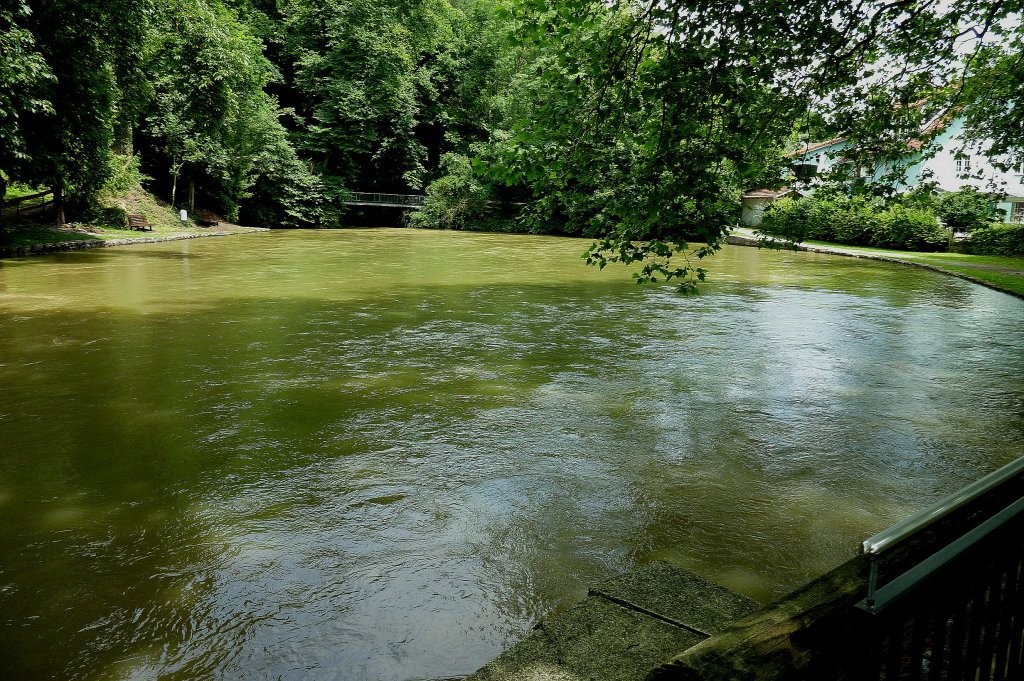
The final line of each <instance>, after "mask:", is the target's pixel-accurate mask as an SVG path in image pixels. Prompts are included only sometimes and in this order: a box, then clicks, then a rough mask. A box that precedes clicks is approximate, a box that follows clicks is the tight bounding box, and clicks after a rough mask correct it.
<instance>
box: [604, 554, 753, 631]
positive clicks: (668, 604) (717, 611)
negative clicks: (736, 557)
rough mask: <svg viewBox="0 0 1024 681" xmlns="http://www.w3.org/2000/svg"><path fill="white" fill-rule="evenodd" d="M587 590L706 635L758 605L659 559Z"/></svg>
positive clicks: (722, 627) (747, 613)
mask: <svg viewBox="0 0 1024 681" xmlns="http://www.w3.org/2000/svg"><path fill="white" fill-rule="evenodd" d="M590 593H591V595H599V596H603V597H605V598H608V599H609V600H612V601H615V602H617V603H620V604H623V605H626V606H627V607H631V608H634V609H636V610H640V611H646V612H649V613H651V614H653V615H655V616H656V617H662V618H664V619H666V620H668V621H670V622H672V623H674V624H676V625H678V626H681V627H685V628H689V629H693V630H695V631H697V632H700V633H702V634H704V635H705V636H710V635H712V634H717V633H718V632H720V631H722V630H723V629H724V628H725V627H726V626H728V625H729V624H731V623H732V622H733V621H735V620H737V619H739V618H741V617H746V616H747V615H749V614H751V613H753V612H754V611H756V610H758V609H760V608H761V605H760V604H759V603H758V602H757V601H755V600H753V599H750V598H747V597H746V596H741V595H740V594H738V593H736V592H735V591H730V590H729V589H726V588H725V587H724V586H720V585H718V584H715V583H714V582H712V581H710V580H707V579H704V578H703V577H701V576H699V575H696V574H694V573H692V572H690V571H689V570H684V569H683V568H678V567H675V566H673V565H670V564H668V563H666V562H664V561H660V560H659V561H654V562H653V563H649V564H648V565H645V566H644V567H642V568H640V569H639V570H634V571H633V572H627V573H626V574H624V575H620V576H619V577H616V578H614V579H611V580H609V581H607V582H605V583H604V584H601V585H600V586H598V587H597V588H595V589H591V590H590Z"/></svg>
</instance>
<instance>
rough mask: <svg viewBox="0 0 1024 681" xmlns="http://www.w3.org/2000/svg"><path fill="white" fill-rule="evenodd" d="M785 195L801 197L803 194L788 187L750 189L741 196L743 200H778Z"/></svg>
mask: <svg viewBox="0 0 1024 681" xmlns="http://www.w3.org/2000/svg"><path fill="white" fill-rule="evenodd" d="M787 194H797V195H799V196H803V194H802V193H801V192H800V191H799V190H797V189H791V188H790V187H783V188H782V189H752V190H750V191H749V192H747V193H746V194H744V195H743V198H745V199H779V198H782V197H783V196H786V195H787Z"/></svg>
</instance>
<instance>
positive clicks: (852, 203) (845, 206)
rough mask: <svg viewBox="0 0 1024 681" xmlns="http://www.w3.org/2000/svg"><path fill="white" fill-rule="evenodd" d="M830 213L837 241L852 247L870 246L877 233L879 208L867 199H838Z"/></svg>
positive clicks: (833, 202) (834, 201) (835, 199)
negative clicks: (873, 236)
mask: <svg viewBox="0 0 1024 681" xmlns="http://www.w3.org/2000/svg"><path fill="white" fill-rule="evenodd" d="M832 204H833V208H832V210H831V212H830V213H829V215H830V219H831V220H832V224H833V227H832V231H833V233H834V234H835V239H834V240H835V241H837V242H839V243H841V244H850V245H851V246H870V245H871V241H872V237H871V235H872V234H873V233H874V232H875V231H876V229H877V225H878V220H879V211H878V207H877V206H876V205H875V204H874V203H872V202H870V201H869V200H867V199H860V198H857V199H850V198H846V197H836V198H834V199H833V200H832Z"/></svg>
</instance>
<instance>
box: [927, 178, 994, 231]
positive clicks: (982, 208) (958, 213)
mask: <svg viewBox="0 0 1024 681" xmlns="http://www.w3.org/2000/svg"><path fill="white" fill-rule="evenodd" d="M997 198H998V197H996V196H994V195H993V194H986V193H985V192H980V191H978V190H977V189H975V188H974V187H969V186H968V187H961V188H960V190H959V191H955V192H946V193H945V194H942V195H941V196H940V197H939V198H938V200H937V201H936V202H935V212H936V214H937V215H938V216H939V217H940V218H942V221H943V222H945V223H946V225H947V226H949V227H952V228H953V229H954V230H956V231H960V232H971V231H974V230H975V229H979V228H981V227H985V226H986V225H989V224H991V223H993V222H996V221H997V220H998V210H997V208H996V202H997Z"/></svg>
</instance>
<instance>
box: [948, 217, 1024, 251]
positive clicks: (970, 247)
mask: <svg viewBox="0 0 1024 681" xmlns="http://www.w3.org/2000/svg"><path fill="white" fill-rule="evenodd" d="M961 248H962V249H963V251H964V252H965V253H973V254H975V255H1024V225H1021V224H993V225H989V226H987V227H981V228H979V229H975V230H973V231H972V232H971V236H970V238H969V239H967V240H966V241H965V242H963V244H962V245H961Z"/></svg>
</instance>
